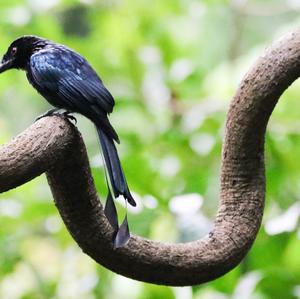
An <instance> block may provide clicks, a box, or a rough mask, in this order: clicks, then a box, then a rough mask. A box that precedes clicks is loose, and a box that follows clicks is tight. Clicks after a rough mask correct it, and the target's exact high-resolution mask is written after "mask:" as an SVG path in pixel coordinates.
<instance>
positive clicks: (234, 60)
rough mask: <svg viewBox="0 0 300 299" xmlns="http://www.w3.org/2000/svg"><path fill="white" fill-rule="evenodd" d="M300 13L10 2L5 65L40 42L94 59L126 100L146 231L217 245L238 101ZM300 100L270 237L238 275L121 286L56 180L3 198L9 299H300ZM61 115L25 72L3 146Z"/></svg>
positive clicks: (4, 100) (288, 121)
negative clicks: (66, 208)
mask: <svg viewBox="0 0 300 299" xmlns="http://www.w3.org/2000/svg"><path fill="white" fill-rule="evenodd" d="M299 10H300V5H299V3H298V2H297V1H291V0H289V1H288V0H286V1H283V0H268V1H258V0H256V1H253V0H249V1H247V0H232V1H229V0H203V1H200V0H163V1H158V0H153V1H144V0H140V1H129V0H113V1H108V0H103V1H97V0H94V1H93V0H82V1H74V0H48V1H42V0H27V1H20V0H10V1H8V0H3V1H1V3H0V16H1V17H0V52H1V53H4V52H5V51H6V48H7V47H8V45H9V44H10V42H11V41H12V40H13V39H15V38H16V37H18V36H20V35H24V34H35V35H40V36H43V37H46V38H49V39H52V40H55V41H56V42H60V43H63V44H66V45H68V46H69V47H71V48H74V49H75V50H77V51H78V52H80V53H81V54H82V55H83V56H85V57H86V58H87V59H88V60H89V61H90V63H91V64H92V65H93V66H94V67H95V69H96V70H97V71H98V73H99V74H100V75H101V77H102V79H103V81H104V82H105V84H106V85H107V86H108V88H109V89H110V90H111V92H112V94H113V95H114V96H115V98H116V101H117V104H116V107H115V110H114V113H113V114H112V115H111V121H112V123H113V125H114V126H115V128H116V130H117V131H118V132H119V135H120V138H121V141H122V143H121V145H120V146H119V152H120V155H121V160H122V163H123V166H124V170H125V173H126V175H127V177H128V181H129V185H130V187H131V189H132V190H133V191H134V192H135V197H136V198H137V199H138V200H139V208H137V209H135V210H130V215H129V221H130V226H131V230H132V232H133V233H135V234H139V235H142V236H144V237H147V238H151V239H154V240H161V241H171V242H181V241H191V240H195V239H197V238H200V237H202V236H204V235H205V234H207V233H208V231H209V230H210V229H211V226H212V222H213V219H214V216H215V213H216V210H217V206H218V189H219V169H220V157H221V145H222V138H223V132H224V121H225V116H226V111H227V109H228V106H229V102H230V100H231V98H232V96H233V95H234V92H235V90H236V88H237V86H238V83H239V82H240V80H241V79H242V77H243V74H244V73H245V72H246V71H247V70H248V69H249V67H250V66H251V65H252V64H253V62H254V61H255V59H256V58H257V57H258V56H259V55H261V54H262V53H263V51H264V48H265V46H266V45H268V44H270V43H271V41H272V40H273V39H275V38H277V37H278V36H280V35H281V34H283V33H285V32H286V31H288V30H289V29H292V28H294V27H296V26H297V25H298V23H299V21H300V17H299ZM299 96H300V84H299V82H296V83H295V84H293V86H292V87H291V88H290V89H289V90H288V91H287V92H285V94H284V95H283V97H282V99H281V101H280V103H279V104H278V106H277V107H276V109H275V112H274V114H273V115H272V118H271V121H270V124H269V126H268V133H267V136H266V165H267V167H266V172H267V199H266V210H265V214H264V220H263V225H262V227H261V230H260V232H259V235H258V238H257V240H256V242H255V244H254V246H253V248H252V249H251V251H250V253H249V254H248V256H247V257H246V258H245V259H244V261H243V262H242V263H241V264H240V265H239V266H238V267H237V268H236V269H234V270H233V271H231V272H230V273H228V274H227V275H225V276H224V277H222V278H220V279H217V280H215V281H213V282H210V283H207V284H204V285H200V286H195V287H185V288H171V287H164V286H155V285H150V284H146V283H141V282H136V281H133V280H130V279H127V278H124V277H121V276H119V275H116V274H114V273H112V272H110V271H109V270H106V269H104V268H103V267H101V266H99V265H98V264H96V263H95V262H94V261H93V260H91V259H90V258H89V257H87V256H86V255H84V254H83V253H82V252H81V250H80V249H79V248H78V246H77V245H76V243H75V242H74V241H73V240H72V239H71V237H70V236H69V234H68V232H67V231H66V228H65V226H64V225H63V223H62V221H61V219H60V217H59V215H58V212H57V210H56V209H55V207H54V204H53V201H52V197H51V194H50V191H49V188H48V185H47V182H46V179H45V176H44V175H43V176H41V177H39V178H36V179H34V180H33V181H32V182H30V183H28V184H26V185H24V186H21V187H19V188H17V189H16V190H11V191H9V192H6V193H5V194H2V195H0V298H6V299H7V298H8V299H10V298H11V299H15V298H16V299H17V298H22V299H36V298H39V299H40V298H55V299H65V298H68V299H69V298H70V299H75V298H76V299H77V298H87V299H90V298H91V299H92V298H107V299H109V298H123V299H126V298H130V299H135V298H137V299H142V298H143V299H144V298H147V299H151V298H164V299H168V298H172V299H173V298H176V299H189V298H201V299H208V298H217V299H219V298H220V299H223V298H224V299H225V298H236V299H240V298H272V299H276V298H278V299H279V298H287V299H289V298H300V258H299V249H300V228H299V215H300V204H299V197H300V159H299V155H298V153H299V149H300V137H299V133H300V123H299V119H300V109H299ZM48 108H49V106H48V104H47V103H46V101H44V100H43V99H41V97H40V96H39V95H38V94H37V93H36V92H35V91H34V90H33V88H32V87H31V86H29V84H28V83H27V80H26V78H25V74H24V73H23V72H17V71H10V72H7V73H5V74H1V76H0V142H1V143H2V144H3V143H5V142H7V141H9V140H10V139H11V138H12V137H13V136H15V135H16V134H17V133H19V132H21V131H22V130H24V129H25V128H26V127H28V126H29V125H30V124H31V123H32V122H33V120H34V118H35V117H36V116H38V115H39V114H41V113H42V112H44V111H45V110H46V109H48ZM78 127H79V129H80V130H81V132H82V133H83V137H84V140H85V142H86V144H87V147H88V151H89V157H90V161H91V166H92V170H93V176H94V178H95V181H96V185H97V189H98V190H99V193H100V195H101V198H102V199H103V198H104V196H105V193H106V187H105V183H104V179H103V169H102V166H101V163H100V162H101V159H100V154H99V147H98V141H97V137H96V134H95V131H94V128H93V126H92V124H90V123H89V122H88V121H87V120H85V119H83V118H81V117H80V116H78ZM178 196H179V197H178ZM118 208H119V209H120V210H122V209H123V208H122V205H119V206H118ZM121 213H122V212H121Z"/></svg>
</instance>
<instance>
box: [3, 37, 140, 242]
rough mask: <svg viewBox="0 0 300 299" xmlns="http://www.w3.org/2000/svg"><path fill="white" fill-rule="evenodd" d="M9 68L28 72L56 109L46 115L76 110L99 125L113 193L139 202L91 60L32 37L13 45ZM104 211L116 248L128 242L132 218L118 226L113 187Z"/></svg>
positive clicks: (104, 91)
mask: <svg viewBox="0 0 300 299" xmlns="http://www.w3.org/2000/svg"><path fill="white" fill-rule="evenodd" d="M9 69H21V70H24V71H25V72H26V76H27V79H28V81H29V82H30V84H31V85H32V86H33V87H34V88H35V89H36V90H37V91H38V92H39V93H40V94H41V95H42V96H43V97H44V98H45V99H46V100H47V101H48V102H49V103H50V104H51V105H53V106H54V107H55V108H54V109H51V110H49V111H48V112H46V113H45V114H43V115H42V116H41V117H43V116H50V115H53V114H62V115H64V116H67V117H70V118H74V117H72V116H71V115H69V113H72V112H77V113H80V114H82V115H84V116H85V117H87V118H88V119H90V120H91V121H92V122H93V123H94V124H95V126H96V129H97V132H98V135H99V139H100V144H101V147H102V152H103V156H104V161H105V165H106V169H107V172H108V175H109V181H110V185H111V189H112V192H113V195H114V197H118V196H119V195H123V196H124V198H125V199H126V200H127V201H128V203H130V204H131V205H133V206H135V205H136V203H135V201H134V199H133V197H132V195H131V193H130V191H129V188H128V185H127V182H126V179H125V176H124V173H123V170H122V167H121V164H120V160H119V157H118V153H117V149H116V146H115V143H114V142H117V143H119V137H118V135H117V133H116V131H115V130H114V128H113V127H112V125H111V124H110V122H109V120H108V116H107V115H108V114H109V113H111V112H112V111H113V106H114V104H115V101H114V98H113V97H112V95H111V94H110V92H109V91H108V90H107V89H106V88H105V86H104V85H103V82H102V80H101V79H100V78H99V76H98V75H97V73H96V72H95V71H94V69H93V68H92V67H91V66H90V64H89V63H88V62H87V60H86V59H84V58H83V57H82V56H81V55H79V54H78V53H76V52H75V51H73V50H71V49H69V48H67V47H65V46H63V45H60V44H57V43H54V42H52V41H50V40H47V39H44V38H40V37H37V36H32V35H28V36H22V37H20V38H18V39H16V40H15V41H13V42H12V44H11V45H10V46H9V47H8V50H7V52H6V53H5V55H4V56H3V59H2V64H1V65H0V73H2V72H4V71H6V70H9ZM60 109H63V110H64V112H63V113H60V112H59V111H60ZM108 187H109V186H108ZM105 214H106V216H107V218H108V220H109V222H110V223H111V225H112V226H113V228H114V229H115V231H116V234H115V240H114V246H115V247H120V246H123V245H124V244H125V243H126V242H127V241H128V239H129V237H130V234H129V229H128V223H127V216H125V219H124V221H123V223H122V224H121V226H120V227H119V225H118V218H117V212H116V208H115V205H114V202H113V198H112V194H111V192H110V187H109V193H108V197H107V201H106V206H105Z"/></svg>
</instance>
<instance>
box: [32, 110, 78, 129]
mask: <svg viewBox="0 0 300 299" xmlns="http://www.w3.org/2000/svg"><path fill="white" fill-rule="evenodd" d="M71 113H72V112H71V111H68V110H66V111H61V109H60V108H53V109H50V110H48V111H47V112H45V113H43V114H42V115H40V116H38V117H37V118H36V119H35V121H38V120H39V119H41V118H43V117H46V116H53V115H57V116H61V117H65V118H67V119H69V120H70V121H74V122H75V125H76V124H77V119H76V118H75V116H73V115H72V114H71Z"/></svg>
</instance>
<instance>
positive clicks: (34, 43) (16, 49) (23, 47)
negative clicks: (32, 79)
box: [0, 35, 47, 73]
mask: <svg viewBox="0 0 300 299" xmlns="http://www.w3.org/2000/svg"><path fill="white" fill-rule="evenodd" d="M46 41H47V40H45V39H42V38H40V37H37V36H33V35H26V36H22V37H20V38H18V39H16V40H14V41H13V42H12V43H11V45H10V46H9V47H8V49H7V51H6V53H5V54H4V56H3V58H2V62H1V64H0V73H2V72H4V71H6V70H9V69H25V68H26V66H27V63H28V61H29V59H30V56H31V55H32V54H33V53H34V52H35V51H37V50H40V49H42V48H43V47H44V46H45V45H46V44H47V43H46Z"/></svg>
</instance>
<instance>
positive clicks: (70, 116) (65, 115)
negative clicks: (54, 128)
mask: <svg viewBox="0 0 300 299" xmlns="http://www.w3.org/2000/svg"><path fill="white" fill-rule="evenodd" d="M71 113H72V111H68V110H66V111H64V112H63V113H62V115H63V116H64V117H66V118H68V119H69V120H73V121H74V122H75V125H76V124H77V119H76V117H75V116H74V115H72V114H71Z"/></svg>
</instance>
